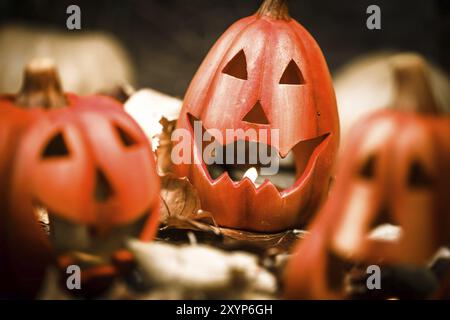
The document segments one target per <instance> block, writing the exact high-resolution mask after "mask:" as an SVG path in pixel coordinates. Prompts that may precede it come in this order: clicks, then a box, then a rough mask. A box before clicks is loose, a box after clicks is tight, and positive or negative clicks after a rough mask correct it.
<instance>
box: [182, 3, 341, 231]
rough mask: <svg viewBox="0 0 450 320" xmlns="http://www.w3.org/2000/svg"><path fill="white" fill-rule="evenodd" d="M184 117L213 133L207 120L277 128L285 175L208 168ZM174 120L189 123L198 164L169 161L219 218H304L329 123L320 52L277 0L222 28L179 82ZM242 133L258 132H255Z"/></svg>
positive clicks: (286, 221)
mask: <svg viewBox="0 0 450 320" xmlns="http://www.w3.org/2000/svg"><path fill="white" fill-rule="evenodd" d="M192 120H199V121H201V122H202V126H203V129H204V130H207V131H208V133H210V134H211V136H212V137H214V138H217V137H216V136H215V133H214V132H213V131H212V130H211V129H215V130H214V131H216V132H217V130H218V131H219V132H220V133H221V134H222V135H223V137H225V136H226V130H227V129H235V130H238V129H242V130H244V131H245V130H248V129H255V130H259V129H278V130H279V141H280V143H279V146H278V149H279V150H276V152H277V153H279V155H280V157H281V158H283V157H286V156H287V155H288V154H293V155H294V158H295V164H296V176H295V177H294V179H293V181H292V184H291V185H288V186H284V187H281V186H278V185H276V184H274V183H272V182H271V181H269V180H270V179H272V178H273V177H270V176H267V177H266V178H267V179H266V180H265V181H262V184H261V185H259V186H256V185H255V184H253V183H252V181H251V180H250V179H249V178H247V177H245V175H244V176H243V177H242V176H241V177H239V178H233V180H232V178H231V177H230V176H232V174H231V173H230V171H229V169H230V168H229V167H226V168H225V172H223V173H222V174H220V175H218V176H214V175H212V173H211V171H210V170H211V169H212V168H211V167H210V166H207V165H206V164H205V162H204V159H202V156H201V154H202V151H203V150H202V149H201V147H200V146H199V145H197V144H196V142H195V141H194V137H193V129H192V125H191V123H192ZM177 126H178V128H184V129H187V130H188V131H189V132H190V133H191V141H192V145H193V146H192V157H193V158H195V159H197V162H198V164H195V163H194V164H181V165H177V167H176V168H175V170H176V172H177V173H178V175H180V176H187V177H188V178H189V179H190V181H191V182H192V183H193V184H194V185H195V186H196V188H197V189H198V190H199V194H200V197H201V202H202V207H203V208H204V209H205V210H208V211H210V212H212V214H213V215H214V218H215V219H216V221H217V223H218V224H219V225H222V226H227V227H234V228H241V229H250V230H256V231H276V230H283V229H286V228H290V227H293V226H298V225H302V224H304V223H305V222H306V221H307V220H308V218H309V217H310V215H311V214H312V213H313V212H314V211H315V209H316V208H317V207H318V206H319V204H320V202H321V200H322V199H323V198H324V196H325V195H326V194H327V192H328V185H329V180H330V175H331V168H332V165H333V162H334V159H335V153H336V150H337V147H338V139H339V129H338V127H339V124H338V115H337V110H336V101H335V96H334V91H333V87H332V82H331V79H330V75H329V71H328V68H327V65H326V62H325V59H324V57H323V55H322V53H321V51H320V48H319V46H318V45H317V43H316V42H315V40H314V39H313V38H312V36H311V35H310V34H309V33H308V32H307V31H306V30H305V29H304V28H303V27H302V26H301V25H300V24H299V23H298V22H297V21H295V20H294V19H292V18H290V17H289V15H288V12H287V5H286V3H285V1H282V0H267V1H265V2H264V3H263V5H262V6H261V8H260V9H259V11H258V12H257V13H256V14H254V15H252V16H250V17H247V18H244V19H241V20H239V21H238V22H236V23H235V24H233V25H232V26H231V27H230V28H229V29H228V30H227V31H226V32H225V33H224V34H223V35H222V37H221V38H220V39H219V40H218V41H217V43H216V44H215V45H214V46H213V48H212V49H211V51H210V52H209V54H208V55H207V57H206V58H205V60H204V61H203V63H202V65H201V66H200V68H199V70H198V71H197V73H196V75H195V77H194V78H193V80H192V82H191V84H190V86H189V89H188V91H187V93H186V96H185V98H184V103H183V108H182V111H181V114H180V118H179V120H178V125H177ZM210 131H211V132H210ZM235 137H236V136H235ZM216 140H217V141H220V140H219V139H216ZM237 140H238V138H235V142H236V141H237ZM242 140H243V141H247V142H249V143H257V144H258V143H260V142H261V141H260V140H259V136H255V137H252V136H245V137H244V138H242ZM180 143H181V142H180ZM269 145H270V143H269ZM193 162H194V161H193ZM268 179H269V180H268Z"/></svg>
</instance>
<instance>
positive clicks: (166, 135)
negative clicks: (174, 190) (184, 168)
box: [156, 117, 177, 174]
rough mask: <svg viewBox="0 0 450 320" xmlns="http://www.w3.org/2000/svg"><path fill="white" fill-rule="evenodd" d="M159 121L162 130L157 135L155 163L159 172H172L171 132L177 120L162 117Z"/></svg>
mask: <svg viewBox="0 0 450 320" xmlns="http://www.w3.org/2000/svg"><path fill="white" fill-rule="evenodd" d="M159 123H160V124H161V125H162V131H161V133H160V134H158V135H157V138H158V139H159V144H158V147H157V149H156V163H157V166H158V171H159V173H160V174H166V173H169V172H172V158H171V154H172V140H171V137H172V132H173V131H174V130H175V127H176V124H177V120H167V119H166V118H165V117H162V118H161V120H160V121H159Z"/></svg>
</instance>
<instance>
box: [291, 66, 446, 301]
mask: <svg viewBox="0 0 450 320" xmlns="http://www.w3.org/2000/svg"><path fill="white" fill-rule="evenodd" d="M422 71H423V69H422V66H421V65H420V64H417V61H408V62H407V63H406V64H405V65H402V66H398V69H397V70H396V77H397V84H398V91H397V99H396V102H395V103H396V105H397V108H398V109H401V110H417V111H420V112H411V111H392V110H384V111H379V112H377V113H375V114H373V115H371V116H368V117H366V118H365V119H364V120H362V121H361V122H360V123H359V124H358V125H357V126H356V127H354V128H353V129H352V131H351V133H350V135H349V138H348V139H349V140H348V142H347V143H346V148H345V149H344V150H343V153H342V156H341V159H340V162H339V165H338V170H337V176H336V180H337V182H336V185H335V186H334V188H333V190H332V192H331V195H330V199H329V200H328V201H327V203H326V205H325V206H324V208H323V210H322V211H321V212H320V213H319V215H318V216H317V218H316V219H315V220H314V222H313V223H312V225H311V227H310V232H311V233H310V235H309V236H308V237H307V238H306V239H305V240H304V241H302V242H301V243H300V244H299V245H298V247H297V248H296V249H295V255H294V256H293V258H292V259H291V261H290V263H289V264H288V266H287V270H286V275H285V280H286V296H287V297H289V298H310V299H311V298H313V299H314V298H343V297H345V292H344V289H343V275H344V274H345V272H346V271H348V270H345V268H340V267H339V266H341V267H342V266H344V265H345V264H346V263H349V264H350V265H352V264H353V265H354V264H358V263H362V264H377V265H386V266H396V265H397V266H402V265H410V266H420V265H425V263H426V262H427V261H428V260H429V259H431V258H432V257H433V255H434V253H435V252H436V250H437V249H438V248H439V247H440V246H443V245H447V244H450V200H449V197H448V190H449V187H450V185H449V181H450V141H449V140H448V137H450V117H446V116H443V117H439V116H436V115H431V114H425V113H426V112H427V111H430V112H433V111H435V110H436V108H435V104H434V102H433V101H432V100H430V99H431V95H429V93H430V91H429V87H428V86H427V85H426V84H427V82H426V81H425V79H426V78H425V74H424V73H423V72H422ZM386 224H390V225H394V226H398V227H399V235H398V236H395V237H394V239H388V238H386V237H380V236H379V235H377V233H376V232H377V231H379V230H380V229H379V228H378V227H380V226H383V225H386ZM339 262H341V263H342V262H345V263H344V265H342V264H341V265H339V264H337V263H339Z"/></svg>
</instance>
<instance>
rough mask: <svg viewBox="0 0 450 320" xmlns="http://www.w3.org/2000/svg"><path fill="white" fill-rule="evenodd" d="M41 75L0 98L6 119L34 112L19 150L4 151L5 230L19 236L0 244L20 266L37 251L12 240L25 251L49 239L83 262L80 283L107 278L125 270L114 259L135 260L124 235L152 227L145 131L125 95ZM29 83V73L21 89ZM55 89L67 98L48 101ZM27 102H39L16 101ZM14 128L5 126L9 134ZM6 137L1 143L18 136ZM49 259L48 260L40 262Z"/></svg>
mask: <svg viewBox="0 0 450 320" xmlns="http://www.w3.org/2000/svg"><path fill="white" fill-rule="evenodd" d="M38 65H39V64H38ZM34 67H36V65H35V66H34ZM41 67H42V65H41ZM47 67H49V66H48V65H47V66H46V68H47ZM34 71H35V70H34ZM40 71H42V70H40ZM44 73H45V72H41V74H40V75H39V74H38V75H37V76H36V74H33V75H31V76H33V77H36V78H37V80H36V79H34V80H33V81H31V82H32V84H33V85H32V86H31V87H34V88H35V89H36V88H39V90H31V89H30V88H28V89H24V90H23V91H26V93H27V94H23V92H22V93H21V94H19V95H17V96H16V97H14V98H13V97H11V96H8V97H3V98H2V99H1V100H0V109H1V110H10V114H11V116H10V117H5V118H3V119H2V121H4V122H5V123H12V124H14V125H13V127H14V126H16V127H18V126H17V125H15V123H20V122H19V120H17V119H16V118H18V117H21V116H25V118H26V119H30V120H29V121H28V122H27V123H26V124H25V125H23V126H22V127H21V128H22V129H23V130H22V131H21V132H20V135H18V136H14V138H13V139H14V141H13V143H11V145H14V147H15V150H14V152H13V153H7V152H2V163H3V160H7V162H9V163H10V166H9V170H10V172H11V174H10V176H9V179H8V182H7V185H6V184H5V187H4V190H6V191H7V192H6V194H7V196H6V197H5V198H6V199H2V200H4V201H2V207H1V208H2V214H3V215H5V216H6V218H7V219H8V220H9V221H10V223H9V224H7V225H5V228H8V229H10V230H17V234H16V233H13V234H12V235H11V234H7V236H6V239H5V242H4V244H3V245H2V246H1V247H2V250H3V247H4V246H5V247H6V248H7V250H5V252H6V258H7V261H11V262H12V263H11V268H15V267H16V266H15V264H14V261H15V259H22V260H25V259H28V261H27V262H28V263H30V261H35V260H34V257H33V256H29V255H27V254H24V253H22V251H18V250H12V249H14V246H15V245H16V243H20V244H21V245H22V246H24V247H25V248H26V249H31V248H34V247H35V246H37V243H39V244H42V246H37V248H39V249H40V248H41V247H42V250H43V251H44V248H45V251H46V252H48V250H47V248H49V247H50V244H51V249H52V250H53V252H52V253H54V254H56V256H57V257H58V260H57V262H58V265H59V266H60V267H65V266H67V265H70V264H78V265H79V266H80V267H81V268H82V269H83V271H82V283H83V281H84V280H85V279H88V280H94V281H97V282H98V280H97V279H96V278H98V277H100V278H101V277H103V278H104V277H105V272H106V273H108V277H109V278H111V277H112V276H114V275H116V274H117V272H119V271H121V270H119V269H120V268H121V266H119V265H116V264H115V263H116V262H118V263H119V262H120V261H117V260H120V259H121V258H125V259H124V260H126V261H124V263H126V264H129V261H130V255H127V254H124V253H123V252H122V251H123V248H124V239H125V238H126V237H133V236H134V237H140V238H141V239H142V240H145V241H148V240H151V239H152V238H153V237H154V235H155V232H156V230H157V226H158V222H159V178H158V176H157V174H156V166H155V160H154V156H153V154H152V152H151V146H150V144H149V142H148V140H147V139H146V138H145V135H144V133H143V132H142V131H141V130H140V128H139V127H138V125H137V124H136V123H135V122H134V120H132V118H131V117H130V116H128V115H127V114H126V113H125V112H124V110H123V108H122V106H121V105H120V104H119V103H117V102H116V101H114V100H113V99H110V98H108V97H103V96H90V97H78V96H76V95H72V94H66V95H63V96H61V95H60V94H59V93H58V92H56V93H55V90H54V88H53V89H49V90H47V89H48V88H47V87H48V84H47V83H48V82H54V79H53V80H51V81H47V80H48V74H47V75H43V74H44ZM27 76H30V75H26V77H27ZM52 77H53V76H52ZM43 79H44V80H45V81H44V80H43ZM46 79H47V80H46ZM28 80H29V79H28ZM29 82H30V81H28V82H27V79H26V81H25V85H24V87H25V88H26V87H27V83H29ZM34 82H37V83H38V85H36V83H34ZM43 88H45V90H43ZM30 90H31V91H32V92H30ZM47 91H48V92H47ZM51 96H54V97H58V96H59V98H61V99H62V100H61V101H64V105H60V103H61V101H59V102H58V99H59V98H57V99H56V100H55V99H54V100H53V102H51V99H50V98H49V97H51ZM22 101H23V102H24V104H25V105H26V106H27V107H29V108H31V107H30V104H31V105H33V108H32V109H30V110H25V109H23V105H21V104H19V105H16V103H18V102H22ZM55 101H57V103H56V104H54V102H55ZM37 102H39V103H40V104H37V105H36V103H37ZM40 105H47V107H48V106H50V107H51V106H53V107H54V110H45V109H44V108H42V107H39V106H40ZM34 106H36V107H35V108H34ZM0 112H1V111H0ZM13 116H15V117H16V118H14V117H13ZM16 120H17V122H16ZM11 132H12V130H10V132H7V131H6V133H7V134H10V137H12V136H11ZM15 133H17V130H16V132H15ZM5 136H6V135H5ZM0 137H1V139H0V141H9V142H11V141H12V140H6V139H4V138H3V136H0ZM5 145H6V143H5ZM1 146H2V147H3V144H2V145H1ZM9 151H11V150H9ZM12 163H13V164H12ZM2 173H3V172H2ZM42 211H45V212H46V213H47V214H48V218H49V221H50V237H49V238H48V237H46V236H45V234H44V232H43V231H42V229H41V230H36V228H38V227H40V226H39V225H38V223H37V222H36V217H35V212H42ZM25 220H26V221H27V223H26V224H23V226H22V225H21V223H22V222H23V221H25ZM30 230H32V231H33V233H31V235H29V234H30ZM22 233H23V234H22ZM73 252H78V253H79V252H81V253H83V254H84V256H86V255H90V257H97V256H98V257H99V258H98V259H97V260H96V262H95V263H85V261H84V260H85V259H79V258H78V257H79V256H80V255H79V254H77V255H75V258H73V257H74V255H73V254H72V253H73ZM31 254H32V253H31ZM81 256H83V255H81ZM30 258H33V259H32V260H31V259H30ZM37 261H39V260H37ZM46 262H47V265H48V262H49V260H47V261H46ZM67 262H69V263H68V264H66V263H67ZM47 265H46V263H42V265H41V267H40V269H41V270H42V269H45V267H46V266H47ZM84 269H85V270H84ZM62 271H63V273H64V274H65V269H64V270H62ZM40 275H42V272H40ZM83 284H84V283H83ZM83 284H82V287H83ZM87 287H89V285H88V284H87ZM94 289H95V288H94Z"/></svg>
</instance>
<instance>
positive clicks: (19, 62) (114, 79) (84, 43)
mask: <svg viewBox="0 0 450 320" xmlns="http://www.w3.org/2000/svg"><path fill="white" fill-rule="evenodd" d="M0 48H1V50H0V74H1V77H0V93H13V92H17V90H19V88H20V84H21V81H22V70H23V68H24V66H25V64H26V63H28V61H30V60H32V59H33V58H36V57H48V58H51V59H52V60H53V61H55V63H56V65H57V67H58V71H59V74H60V76H61V80H62V83H63V85H64V90H66V91H71V92H75V93H77V94H82V95H86V94H92V93H96V92H100V91H108V90H110V89H112V88H113V87H115V86H118V85H124V84H133V82H134V70H133V66H132V63H131V61H130V59H129V57H128V54H127V52H126V50H125V48H124V47H123V46H122V45H121V44H120V43H119V42H118V40H117V39H115V38H114V37H112V36H111V35H107V34H105V33H101V32H80V31H56V30H52V29H43V28H36V27H27V26H21V25H7V26H4V27H3V28H1V29H0Z"/></svg>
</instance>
